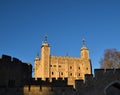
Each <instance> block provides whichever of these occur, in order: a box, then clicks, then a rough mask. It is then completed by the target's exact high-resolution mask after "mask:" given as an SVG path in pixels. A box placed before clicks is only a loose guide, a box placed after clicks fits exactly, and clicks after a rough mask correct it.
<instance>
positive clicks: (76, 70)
mask: <svg viewBox="0 0 120 95" xmlns="http://www.w3.org/2000/svg"><path fill="white" fill-rule="evenodd" d="M80 55H81V57H80V58H74V57H70V56H51V55H50V45H49V44H48V42H47V40H45V41H44V42H43V44H42V46H41V57H40V58H39V57H38V56H37V57H36V58H35V61H34V77H35V79H37V78H42V80H45V79H46V78H49V79H52V78H56V79H57V78H63V79H64V78H68V85H74V81H75V80H76V79H83V80H84V75H85V74H91V61H90V57H89V50H88V49H87V47H86V46H85V45H84V44H83V46H82V48H81V50H80Z"/></svg>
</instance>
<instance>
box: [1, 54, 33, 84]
mask: <svg viewBox="0 0 120 95" xmlns="http://www.w3.org/2000/svg"><path fill="white" fill-rule="evenodd" d="M0 76H1V77H0V85H4V86H21V85H24V83H25V81H28V80H30V79H31V78H32V65H31V64H29V63H24V62H22V61H20V60H19V59H17V58H12V57H11V56H8V55H2V57H1V58H0Z"/></svg>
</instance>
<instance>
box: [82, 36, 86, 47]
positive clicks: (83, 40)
mask: <svg viewBox="0 0 120 95" xmlns="http://www.w3.org/2000/svg"><path fill="white" fill-rule="evenodd" d="M82 42H83V46H84V45H85V38H83V39H82Z"/></svg>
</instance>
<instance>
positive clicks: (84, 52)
mask: <svg viewBox="0 0 120 95" xmlns="http://www.w3.org/2000/svg"><path fill="white" fill-rule="evenodd" d="M82 41H83V45H82V48H81V58H85V59H89V50H88V48H87V47H86V46H85V39H83V40H82Z"/></svg>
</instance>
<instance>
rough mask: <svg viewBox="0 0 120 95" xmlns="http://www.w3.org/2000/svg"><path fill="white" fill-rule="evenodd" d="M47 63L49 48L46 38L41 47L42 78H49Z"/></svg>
mask: <svg viewBox="0 0 120 95" xmlns="http://www.w3.org/2000/svg"><path fill="white" fill-rule="evenodd" d="M49 61H50V46H49V44H48V42H47V36H45V39H44V41H43V43H42V46H41V67H42V70H41V72H42V78H43V80H44V79H45V78H49Z"/></svg>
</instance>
